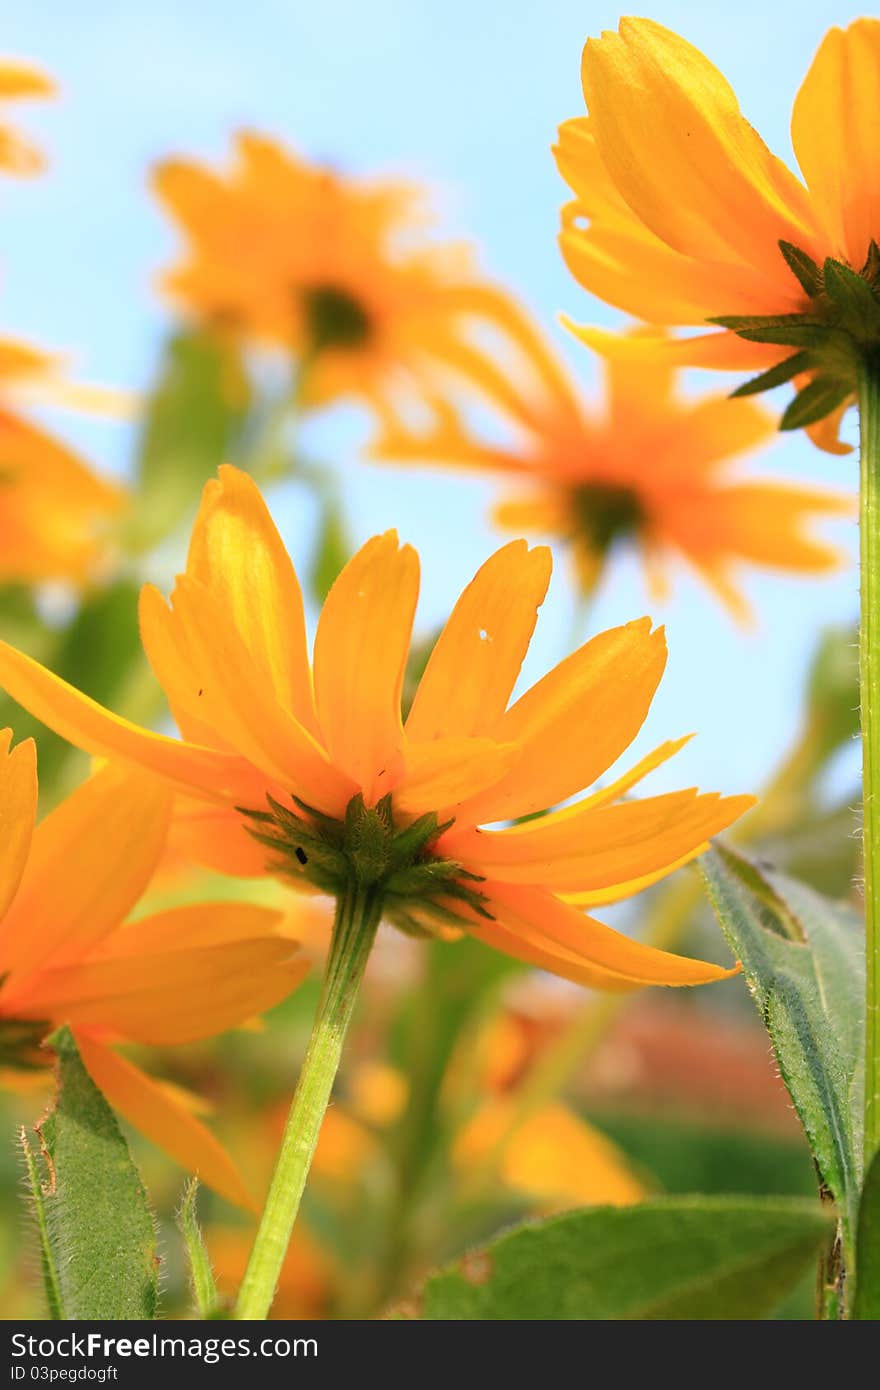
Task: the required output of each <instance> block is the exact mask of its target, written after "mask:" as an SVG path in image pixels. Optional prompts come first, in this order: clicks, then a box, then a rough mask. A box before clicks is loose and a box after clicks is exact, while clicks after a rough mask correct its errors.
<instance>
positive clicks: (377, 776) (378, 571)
mask: <svg viewBox="0 0 880 1390" xmlns="http://www.w3.org/2000/svg"><path fill="white" fill-rule="evenodd" d="M418 592H419V560H418V556H417V554H416V552H415V551H414V550H413V549H412V547H411V546H407V545H405V546H403V547H402V548H398V542H397V536H396V534H395V533H394V532H393V531H387V532H386V533H385V535H383V536H375V537H374V538H373V539H372V540H371V541H368V542H367V544H366V545H365V546H363V547H362V548H361V549H360V550H359V551H358V552H357V554H356V555H355V556H354V557H353V558H352V559H351V560H349V562H348V564H347V565H346V566H345V569H344V570H343V571H342V573H341V574H340V576H339V578H338V579H337V580H336V583H335V584H334V585H333V587H332V589H331V590H330V593H329V594H328V595H327V599H326V601H325V603H324V607H323V610H322V612H321V617H320V620H319V622H318V632H317V636H316V638H315V697H316V700H317V706H318V717H319V720H320V724H321V729H322V731H323V734H324V739H325V741H326V744H327V747H328V749H329V751H330V755H331V757H332V759H333V761H334V763H336V764H337V766H339V767H341V768H342V769H344V771H345V772H346V773H347V774H348V776H349V777H351V778H352V779H353V780H354V782H356V783H357V785H358V786H359V787H360V788H361V790H362V791H363V794H364V798H365V800H366V801H367V802H368V803H372V802H374V801H376V800H378V798H379V797H380V796H382V795H383V794H384V790H385V788H386V787H387V786H389V784H390V785H391V786H393V785H394V780H395V778H396V775H397V774H399V771H400V763H401V752H402V747H403V725H402V721H401V712H400V699H401V691H402V688H403V675H404V670H405V667H406V659H407V655H408V652H409V643H410V636H411V633H412V623H413V617H414V614H415V607H416V600H417V598H418Z"/></svg>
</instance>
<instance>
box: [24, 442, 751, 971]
mask: <svg viewBox="0 0 880 1390" xmlns="http://www.w3.org/2000/svg"><path fill="white" fill-rule="evenodd" d="M550 569H551V561H550V555H549V552H548V551H547V550H546V549H545V548H538V549H536V550H533V551H531V552H530V551H529V550H528V548H527V546H526V544H525V542H524V541H513V542H511V543H510V544H509V545H507V546H505V547H504V548H503V549H502V550H500V551H498V553H497V554H496V555H493V556H492V558H491V559H490V560H488V561H487V562H486V564H485V565H484V566H483V567H482V569H481V570H480V571H479V572H478V574H477V576H476V578H475V579H474V580H473V582H472V583H471V584H470V585H469V586H468V588H467V589H466V590H465V592H464V594H463V595H462V597H461V599H460V600H459V602H458V603H457V605H456V607H455V609H454V611H453V613H452V616H451V617H450V619H449V621H448V623H447V624H446V627H445V629H444V631H443V633H442V634H441V636H440V638H439V640H438V642H437V645H436V647H435V648H434V651H433V654H432V656H431V659H430V661H429V662H428V666H427V669H426V671H425V674H424V675H423V677H422V679H421V682H420V684H419V687H418V690H417V692H416V696H415V699H414V701H413V704H412V707H411V709H410V712H409V715H408V718H407V721H406V725H405V726H404V725H403V723H402V720H401V687H402V682H403V674H404V667H405V664H406V660H407V653H408V649H409V643H410V635H411V628H412V623H413V616H414V611H415V606H416V599H417V595H418V586H419V569H418V557H417V555H416V553H415V551H413V550H412V549H411V548H410V547H409V546H404V547H402V548H401V547H399V546H398V542H397V537H396V535H395V534H394V533H393V532H388V533H386V534H385V535H384V536H377V537H376V538H375V539H373V540H371V541H369V542H368V543H367V544H366V545H365V546H364V547H363V548H362V549H361V550H360V551H359V552H358V553H357V554H356V555H355V556H354V558H353V559H352V560H351V561H350V562H349V564H348V565H347V566H346V568H345V569H344V570H343V572H342V574H341V575H340V577H339V578H338V579H337V581H336V583H335V585H334V586H333V588H332V590H331V592H330V594H329V596H328V598H327V601H326V603H325V604H324V608H323V611H322V613H321V617H320V622H319V624H318V630H317V636H316V639H315V651H314V670H313V671H312V669H310V665H309V660H308V653H307V649H306V641H305V625H304V620H303V603H302V597H301V594H300V589H299V585H298V583H297V579H296V575H295V573H294V570H293V566H292V564H291V562H290V558H289V556H288V555H287V552H286V551H285V549H284V546H283V544H282V542H281V538H280V537H279V535H278V532H277V531H276V529H275V527H274V525H273V523H272V520H271V517H270V516H269V513H268V511H267V509H266V506H265V503H264V501H263V499H262V497H261V496H260V493H259V490H258V489H257V487H256V485H255V484H254V483H253V481H252V480H251V479H250V478H248V476H247V475H246V474H244V473H241V472H239V471H238V470H237V469H234V468H230V467H224V468H222V469H221V471H220V479H219V481H213V482H211V483H209V484H208V485H207V487H206V489H205V493H204V497H203V501H202V506H201V510H200V512H199V515H198V518H197V520H196V524H195V530H194V532H193V537H192V541H191V544H190V550H189V558H188V563H187V570H186V573H185V574H184V575H181V576H180V577H179V579H178V581H177V585H176V587H175V590H174V594H173V597H172V603H171V607H170V608H169V607H168V605H167V604H166V602H165V600H164V599H163V598H162V596H161V594H160V593H159V592H158V590H156V589H155V588H153V587H152V586H150V585H147V586H146V587H145V588H144V590H143V592H142V597H141V614H140V616H141V632H142V637H143V642H144V646H145V649H146V652H147V655H148V657H149V659H150V661H151V663H152V665H153V669H154V671H155V672H156V674H157V676H158V678H159V680H160V682H161V683H162V685H163V686H164V688H165V691H166V693H167V695H168V698H169V702H170V704H171V707H172V710H173V712H174V715H175V718H176V719H177V721H178V724H179V726H180V729H181V732H182V733H183V735H184V739H183V741H177V740H175V739H173V738H168V737H165V736H164V735H161V734H155V733H150V732H149V731H148V730H146V729H141V728H138V727H137V726H136V725H133V724H131V723H129V722H128V721H126V720H124V719H121V718H119V717H118V716H116V715H113V714H110V713H109V712H108V711H106V710H104V709H102V708H101V707H100V706H99V705H97V704H96V703H95V702H94V701H92V700H90V699H88V698H87V697H86V696H85V695H82V694H80V693H79V692H78V691H77V690H75V689H73V687H71V686H70V685H68V684H66V683H65V682H64V681H62V680H59V679H58V678H57V677H56V676H54V675H52V674H51V672H49V671H47V670H46V669H45V668H44V667H42V666H40V665H39V664H38V663H37V662H35V661H33V660H32V659H30V658H29V657H26V656H24V655H22V654H21V653H20V652H17V651H15V650H14V649H13V648H11V647H9V646H8V645H6V644H5V643H0V681H2V683H3V685H4V686H5V687H6V689H7V690H8V691H9V693H10V694H11V695H12V696H13V697H14V698H15V699H17V700H20V701H21V702H22V703H24V704H25V705H27V707H28V708H29V709H30V710H31V711H32V712H33V713H34V714H35V715H36V716H37V717H38V718H39V719H41V720H43V721H44V722H45V723H47V724H49V725H50V726H51V727H53V728H55V729H56V730H57V731H58V732H59V733H60V734H61V735H62V736H63V737H66V738H69V739H70V740H71V741H73V742H75V743H77V744H78V745H79V746H81V747H83V748H86V749H90V750H92V751H93V752H95V753H98V754H101V755H105V756H111V757H121V758H125V759H128V760H130V761H133V762H136V763H139V764H141V765H142V766H144V767H146V768H148V769H149V770H150V771H151V772H153V773H154V774H157V775H158V776H160V777H162V778H164V779H165V780H166V781H167V782H168V783H169V784H170V785H172V786H174V787H176V788H178V789H180V790H182V791H184V792H185V793H186V794H187V795H188V796H189V798H191V804H192V805H193V806H195V805H197V804H200V810H199V811H198V812H195V813H194V814H193V818H192V825H191V830H192V844H193V846H194V847H196V846H200V848H201V852H202V855H203V857H205V858H206V859H207V860H210V861H211V862H213V863H214V864H215V865H217V866H218V867H220V868H222V869H225V870H226V871H227V872H229V871H239V872H243V873H252V874H253V873H260V872H263V871H265V870H266V868H267V867H268V868H270V869H276V870H280V871H281V872H283V873H285V874H286V875H289V876H292V877H293V878H294V880H299V881H300V882H303V883H309V884H312V885H314V886H317V887H318V888H320V889H322V890H323V891H325V892H328V893H331V894H332V895H334V896H336V897H338V898H340V899H341V898H343V897H344V896H345V895H346V894H347V893H348V892H349V891H350V888H351V885H352V884H354V883H357V884H359V885H364V886H365V887H368V890H369V892H370V894H371V896H372V898H373V900H374V901H380V902H381V903H382V905H383V908H384V912H385V915H386V917H387V918H389V919H390V920H392V921H394V922H396V923H398V924H399V925H401V926H402V927H404V928H405V929H407V930H415V931H421V930H431V929H432V928H433V927H434V926H435V925H437V924H439V925H440V926H443V925H444V924H447V925H450V924H451V925H453V926H454V927H456V928H458V929H466V930H468V931H470V932H472V933H473V934H474V935H475V936H476V937H478V938H479V939H480V940H482V941H484V942H486V943H487V944H489V945H491V946H494V947H497V948H498V949H499V950H502V951H506V952H508V953H509V954H511V955H513V956H515V957H517V958H518V959H521V960H524V961H527V962H528V963H530V964H532V965H536V966H541V967H543V968H546V969H548V970H553V971H556V972H557V973H558V974H560V975H564V976H567V977H568V978H571V979H573V980H577V981H580V982H581V983H584V984H588V985H593V986H596V987H598V988H603V989H612V990H620V989H632V988H635V987H638V986H641V985H648V984H677V985H684V984H698V983H702V982H704V981H707V980H715V979H720V978H722V977H723V976H725V975H727V974H729V973H730V972H729V971H727V970H724V969H722V968H720V967H718V966H714V965H708V964H705V963H702V962H699V961H692V960H687V959H684V958H683V957H679V956H675V955H670V954H667V953H666V952H663V951H658V950H654V949H652V948H649V947H647V946H643V945H640V944H638V943H637V942H635V941H631V940H629V939H628V938H626V937H624V936H621V935H620V934H619V933H618V932H615V931H612V930H611V929H610V928H608V927H606V926H603V925H602V924H601V923H600V922H597V921H595V920H594V919H593V918H591V917H588V916H586V915H585V914H584V912H583V911H582V908H583V907H584V906H588V905H590V906H591V905H594V904H597V903H609V902H613V901H616V900H617V899H619V898H622V897H626V896H628V895H629V894H631V893H635V892H637V891H638V890H639V889H640V888H643V887H645V886H646V885H647V884H649V883H653V882H654V881H655V880H656V879H658V878H660V877H662V876H663V875H665V874H667V873H669V872H671V871H672V869H674V868H676V867H677V866H678V865H679V864H682V863H684V862H685V861H687V860H689V859H692V858H693V857H694V856H695V855H697V854H699V853H700V852H701V851H702V849H704V848H705V846H706V842H707V841H708V839H709V838H710V836H712V835H714V834H715V833H716V832H718V831H719V830H722V829H723V828H724V827H725V826H727V825H729V824H730V823H731V821H733V820H735V819H736V817H737V816H739V815H741V814H742V812H743V811H745V810H746V809H747V808H748V807H749V806H750V805H752V804H753V798H752V797H748V796H734V797H728V798H724V799H721V798H719V797H718V796H717V795H706V796H700V795H698V794H697V793H696V792H695V791H694V790H689V791H683V792H673V793H671V794H667V795H664V796H653V797H648V798H646V799H644V800H642V801H626V800H624V799H623V797H624V794H625V793H626V792H628V791H629V790H630V789H631V788H632V787H633V786H634V785H635V784H636V783H637V782H638V781H639V780H640V779H641V778H642V777H643V776H644V775H645V774H646V773H647V772H648V771H649V770H650V769H651V768H653V767H656V766H657V765H658V764H659V763H661V762H663V761H664V760H665V759H667V758H668V757H670V756H671V754H672V753H674V752H675V751H676V750H677V749H678V748H680V747H681V744H682V742H683V740H678V741H676V742H674V743H666V744H663V745H662V746H661V747H660V748H658V749H657V750H656V751H655V752H654V753H652V754H651V755H649V756H648V757H647V758H645V759H643V760H642V762H641V763H639V764H638V766H637V767H636V768H635V769H634V770H633V771H631V772H629V773H627V774H626V775H624V776H623V777H620V778H618V779H617V780H616V781H614V782H612V783H611V784H610V785H609V786H608V787H606V788H605V789H604V790H601V791H597V792H594V793H593V795H592V796H588V797H586V798H585V799H583V800H581V801H579V802H577V803H576V804H575V805H573V806H567V807H565V808H564V809H561V810H557V811H553V812H551V813H550V814H548V815H546V816H544V817H543V818H542V819H539V820H531V821H529V822H528V823H526V824H521V825H515V826H512V827H511V828H509V829H500V830H499V829H484V828H483V827H484V826H485V825H486V824H491V823H493V822H498V821H504V820H513V819H516V818H520V817H526V816H532V815H533V814H534V813H535V812H538V811H543V810H545V809H546V808H547V807H552V806H555V805H557V804H559V803H560V802H563V801H565V800H566V799H567V798H569V797H570V796H572V795H573V794H574V793H576V792H578V791H580V790H581V789H582V788H584V787H587V786H589V784H590V783H591V782H593V781H594V780H595V779H596V778H597V777H600V776H602V775H603V774H604V773H605V772H606V770H607V769H608V768H609V767H611V765H612V764H613V763H614V762H615V761H616V760H617V758H618V757H619V756H620V754H621V753H623V752H624V750H625V749H626V748H627V747H628V746H629V744H630V743H631V742H632V740H633V738H634V737H635V735H636V734H637V732H638V730H639V729H640V727H641V725H642V723H643V721H644V719H645V716H646V714H647V711H648V707H649V705H650V703H651V700H652V698H653V695H654V691H655V690H656V688H657V685H658V683H659V681H660V677H661V675H662V672H663V668H664V665H665V663H666V644H665V640H664V635H663V632H662V630H657V631H654V632H652V631H651V621H650V619H648V618H643V619H641V620H639V621H637V622H631V623H627V624H626V625H625V626H623V627H619V628H614V629H612V630H611V631H609V632H604V633H602V634H600V635H599V636H598V637H595V638H593V640H592V641H590V642H587V643H586V644H585V645H584V646H583V647H582V648H581V649H580V650H579V651H576V652H574V653H573V654H572V655H571V656H570V657H568V658H567V660H565V661H563V662H561V663H560V664H559V666H557V667H556V668H555V669H554V670H552V671H551V672H550V673H549V674H548V675H547V676H545V677H544V679H543V680H542V681H539V682H538V684H537V685H535V686H533V687H532V689H531V690H529V691H527V692H526V693H525V694H524V695H523V696H522V697H521V698H520V699H518V700H517V701H516V702H515V703H514V704H513V705H512V706H511V707H510V708H509V709H508V708H507V706H508V702H509V699H510V695H511V691H512V690H513V686H514V683H515V681H516V679H517V676H518V673H519V668H520V664H521V662H522V659H523V657H524V655H525V652H526V649H527V647H528V644H529V641H530V639H531V634H532V630H533V628H534V624H535V618H536V612H537V608H538V607H539V606H540V604H541V602H542V601H543V598H544V594H545V592H546V589H547V585H548V582H549V578H550ZM249 832H253V833H249ZM266 847H268V851H269V852H268V855H267V852H266ZM267 861H268V863H267Z"/></svg>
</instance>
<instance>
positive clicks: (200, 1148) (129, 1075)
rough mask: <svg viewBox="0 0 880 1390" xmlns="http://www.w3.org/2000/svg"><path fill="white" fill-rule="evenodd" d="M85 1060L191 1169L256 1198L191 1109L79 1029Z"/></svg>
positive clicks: (242, 1201)
mask: <svg viewBox="0 0 880 1390" xmlns="http://www.w3.org/2000/svg"><path fill="white" fill-rule="evenodd" d="M76 1045H77V1047H78V1048H79V1054H80V1056H81V1058H82V1060H83V1064H84V1066H85V1068H86V1070H87V1071H88V1073H89V1075H90V1076H91V1078H92V1080H93V1081H94V1083H95V1085H96V1086H97V1087H98V1089H99V1090H100V1091H102V1092H103V1093H104V1095H105V1096H106V1098H107V1100H108V1101H109V1102H110V1104H111V1105H112V1106H113V1108H114V1109H115V1110H118V1111H119V1112H120V1114H121V1115H123V1116H124V1117H125V1119H126V1120H128V1122H129V1124H132V1125H133V1126H134V1128H135V1129H137V1130H139V1131H140V1132H141V1134H143V1135H145V1136H146V1138H147V1139H150V1140H152V1142H153V1143H154V1144H157V1145H158V1146H159V1148H160V1149H162V1150H163V1152H165V1153H167V1154H168V1155H169V1156H170V1157H171V1158H173V1159H174V1160H175V1162H177V1163H179V1164H180V1166H181V1167H182V1168H184V1169H185V1170H186V1171H187V1172H188V1173H195V1174H196V1175H197V1176H198V1178H199V1180H200V1181H201V1182H203V1183H205V1184H206V1186H208V1187H212V1188H213V1189H214V1191H215V1192H219V1193H220V1195H221V1196H222V1197H225V1198H226V1199H227V1201H230V1202H232V1203H234V1205H235V1206H238V1207H245V1208H246V1209H248V1210H250V1211H253V1210H254V1208H255V1206H256V1203H255V1201H254V1199H253V1197H252V1196H251V1193H250V1192H249V1191H248V1189H247V1187H246V1186H245V1183H244V1181H243V1179H242V1177H241V1175H240V1174H239V1172H238V1169H237V1168H236V1166H235V1164H234V1163H233V1162H232V1159H231V1158H230V1157H229V1155H228V1153H227V1152H226V1150H225V1149H224V1148H223V1145H222V1144H221V1143H220V1142H219V1140H218V1139H216V1138H215V1137H214V1135H213V1134H212V1133H211V1131H210V1130H209V1129H208V1128H207V1126H206V1125H204V1124H202V1122H201V1120H199V1119H197V1118H196V1116H195V1115H194V1114H193V1113H192V1111H191V1109H190V1108H189V1107H188V1106H187V1105H185V1104H182V1103H181V1102H180V1101H179V1100H178V1099H177V1098H176V1097H175V1096H174V1095H173V1093H172V1092H170V1091H169V1090H168V1089H166V1087H165V1086H163V1085H162V1083H161V1082H159V1081H155V1080H154V1079H153V1078H152V1077H150V1076H147V1075H145V1073H144V1072H142V1071H141V1070H140V1068H139V1067H136V1066H134V1064H133V1063H132V1062H129V1061H128V1059H127V1058H125V1057H120V1055H119V1053H118V1052H112V1051H111V1050H110V1049H109V1048H108V1047H105V1046H104V1045H103V1044H102V1043H100V1042H97V1041H95V1040H94V1039H93V1038H90V1037H89V1036H88V1034H87V1033H86V1032H84V1031H83V1030H80V1029H77V1031H76Z"/></svg>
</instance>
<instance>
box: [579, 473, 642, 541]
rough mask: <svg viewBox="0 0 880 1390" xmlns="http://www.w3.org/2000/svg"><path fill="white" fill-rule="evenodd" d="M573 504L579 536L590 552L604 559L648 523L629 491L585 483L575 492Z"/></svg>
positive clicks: (638, 501)
mask: <svg viewBox="0 0 880 1390" xmlns="http://www.w3.org/2000/svg"><path fill="white" fill-rule="evenodd" d="M573 500H574V512H575V516H576V518H577V528H578V535H579V536H580V537H581V539H582V540H583V541H584V543H585V544H586V546H587V548H588V549H589V550H590V551H593V552H595V551H598V552H599V553H600V554H603V555H604V554H605V553H606V552H607V551H609V550H610V549H611V548H612V546H613V545H615V544H616V542H617V541H619V540H621V539H622V538H623V537H624V536H630V535H632V534H633V532H635V531H638V530H639V528H640V527H641V526H642V525H643V523H644V521H645V512H644V508H643V507H642V504H641V501H640V500H639V498H638V497H637V496H636V494H635V493H634V492H633V491H632V489H631V488H628V487H618V486H617V485H615V484H613V483H582V484H581V485H580V486H579V487H577V488H575V490H574V499H573Z"/></svg>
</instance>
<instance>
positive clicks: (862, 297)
mask: <svg viewBox="0 0 880 1390" xmlns="http://www.w3.org/2000/svg"><path fill="white" fill-rule="evenodd" d="M824 281H825V293H826V294H827V295H828V298H829V299H830V300H831V302H832V304H833V305H834V306H835V308H836V309H837V310H838V311H839V313H840V318H841V321H842V323H843V324H844V325H845V327H846V328H848V329H849V331H850V332H851V333H852V334H853V336H854V337H855V338H857V339H858V340H859V341H860V342H875V341H876V340H877V338H878V337H880V299H878V298H877V296H876V294H875V293H874V291H873V289H872V288H871V286H870V285H869V284H868V281H867V280H865V279H863V278H862V276H861V275H857V274H856V272H855V271H854V270H851V269H850V268H849V266H848V265H843V264H842V262H841V261H835V260H832V259H831V258H830V257H829V258H828V260H826V262H825V266H824Z"/></svg>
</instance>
